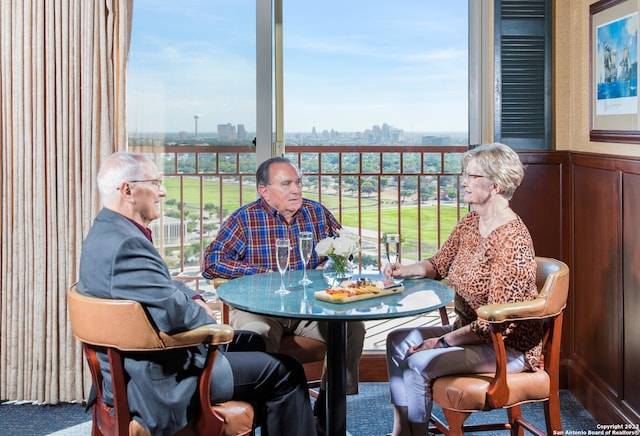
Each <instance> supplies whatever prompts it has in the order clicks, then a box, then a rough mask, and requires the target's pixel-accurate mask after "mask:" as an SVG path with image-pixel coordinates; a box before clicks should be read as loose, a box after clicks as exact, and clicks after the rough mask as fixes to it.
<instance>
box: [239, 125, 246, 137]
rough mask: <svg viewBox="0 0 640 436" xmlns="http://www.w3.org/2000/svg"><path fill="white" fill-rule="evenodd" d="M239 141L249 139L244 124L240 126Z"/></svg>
mask: <svg viewBox="0 0 640 436" xmlns="http://www.w3.org/2000/svg"><path fill="white" fill-rule="evenodd" d="M237 137H238V139H240V140H242V139H247V131H246V130H245V128H244V124H238V135H237Z"/></svg>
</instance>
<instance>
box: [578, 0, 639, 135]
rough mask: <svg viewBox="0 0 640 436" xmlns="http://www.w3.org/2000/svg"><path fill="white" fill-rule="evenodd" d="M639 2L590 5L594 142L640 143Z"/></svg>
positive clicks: (616, 0) (622, 0)
mask: <svg viewBox="0 0 640 436" xmlns="http://www.w3.org/2000/svg"><path fill="white" fill-rule="evenodd" d="M639 1H640V0H600V1H598V2H596V3H593V4H592V5H591V6H590V8H589V12H590V66H591V70H590V87H591V88H590V95H591V104H590V106H591V122H590V131H589V137H590V139H591V141H596V142H627V143H640V100H639V99H638V16H639V14H638V3H639Z"/></svg>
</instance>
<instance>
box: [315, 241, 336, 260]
mask: <svg viewBox="0 0 640 436" xmlns="http://www.w3.org/2000/svg"><path fill="white" fill-rule="evenodd" d="M316 253H318V254H319V255H320V256H328V255H330V254H333V238H324V239H323V240H321V241H320V242H318V243H317V244H316Z"/></svg>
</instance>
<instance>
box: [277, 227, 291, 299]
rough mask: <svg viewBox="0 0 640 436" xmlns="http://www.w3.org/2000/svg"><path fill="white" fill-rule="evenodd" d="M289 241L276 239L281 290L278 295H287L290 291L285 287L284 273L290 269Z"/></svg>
mask: <svg viewBox="0 0 640 436" xmlns="http://www.w3.org/2000/svg"><path fill="white" fill-rule="evenodd" d="M290 248H291V247H290V246H289V240H288V239H276V259H277V261H278V271H280V289H278V290H277V291H276V294H279V295H287V294H288V293H289V291H288V290H287V288H286V287H285V286H284V273H285V272H286V271H287V268H289V250H290Z"/></svg>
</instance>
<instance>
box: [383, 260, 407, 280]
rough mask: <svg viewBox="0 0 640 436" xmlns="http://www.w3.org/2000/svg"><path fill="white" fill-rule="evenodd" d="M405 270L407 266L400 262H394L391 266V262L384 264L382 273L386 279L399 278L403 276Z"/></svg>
mask: <svg viewBox="0 0 640 436" xmlns="http://www.w3.org/2000/svg"><path fill="white" fill-rule="evenodd" d="M406 270H407V267H406V266H405V265H402V264H401V263H396V264H394V265H393V266H391V264H386V265H385V267H384V270H383V271H382V273H383V274H384V276H385V277H386V278H387V279H392V278H397V279H399V278H404V274H405V272H406Z"/></svg>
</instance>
